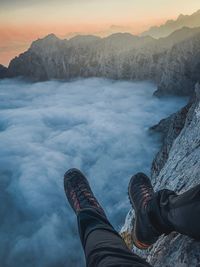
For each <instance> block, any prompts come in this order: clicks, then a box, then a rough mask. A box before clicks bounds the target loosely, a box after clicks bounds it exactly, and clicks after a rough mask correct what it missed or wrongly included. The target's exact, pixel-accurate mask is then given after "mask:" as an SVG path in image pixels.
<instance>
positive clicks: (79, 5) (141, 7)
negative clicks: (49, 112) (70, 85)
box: [0, 0, 200, 65]
mask: <svg viewBox="0 0 200 267" xmlns="http://www.w3.org/2000/svg"><path fill="white" fill-rule="evenodd" d="M199 8H200V0H0V64H4V65H8V64H9V61H10V59H12V58H13V57H14V56H16V55H18V54H19V53H21V52H23V51H25V50H26V49H27V48H28V47H29V46H30V44H31V42H32V41H33V40H35V39H37V38H41V37H43V36H45V35H47V34H49V33H55V34H56V35H57V36H58V37H61V38H69V37H70V36H73V35H75V34H96V35H100V36H105V35H108V34H111V33H113V32H131V33H134V34H139V33H141V32H142V31H144V30H146V29H148V28H149V27H150V26H152V25H160V24H161V23H163V22H165V21H166V20H167V19H175V18H176V17H177V16H178V15H179V14H180V13H182V14H191V13H193V12H195V11H197V10H198V9H199Z"/></svg>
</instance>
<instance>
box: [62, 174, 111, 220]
mask: <svg viewBox="0 0 200 267" xmlns="http://www.w3.org/2000/svg"><path fill="white" fill-rule="evenodd" d="M64 188H65V194H66V196H67V199H68V201H69V203H70V205H71V207H72V209H73V210H74V212H75V213H76V214H78V213H79V212H80V211H81V210H84V209H95V210H96V211H97V212H99V213H100V214H101V215H103V216H104V217H106V215H105V213H104V211H103V208H102V207H101V206H100V204H99V203H98V201H97V199H96V198H95V196H94V194H93V193H92V190H91V188H90V185H89V183H88V180H87V178H86V177H85V176H84V175H83V174H82V173H81V172H80V171H79V170H77V169H70V170H68V171H67V172H66V173H65V175H64Z"/></svg>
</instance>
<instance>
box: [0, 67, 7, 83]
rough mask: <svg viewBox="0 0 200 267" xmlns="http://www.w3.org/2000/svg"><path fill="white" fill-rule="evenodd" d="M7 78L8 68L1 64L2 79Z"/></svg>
mask: <svg viewBox="0 0 200 267" xmlns="http://www.w3.org/2000/svg"><path fill="white" fill-rule="evenodd" d="M6 76H7V68H6V67H5V66H3V65H1V64H0V79H1V78H5V77H6Z"/></svg>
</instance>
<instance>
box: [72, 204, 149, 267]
mask: <svg viewBox="0 0 200 267" xmlns="http://www.w3.org/2000/svg"><path fill="white" fill-rule="evenodd" d="M77 218H78V227H79V234H80V239H81V242H82V246H83V249H84V252H85V258H86V264H87V267H111V266H112V267H122V266H123V267H125V266H126V267H134V266H137V267H149V266H150V265H149V264H148V263H146V262H145V261H144V260H143V259H141V258H140V257H138V256H137V255H135V254H134V253H132V252H131V251H130V250H129V249H128V247H127V246H126V244H125V242H124V240H123V239H122V238H121V236H120V235H119V234H118V233H117V232H116V231H115V230H114V228H113V227H112V225H111V224H110V223H109V221H108V220H107V218H105V217H104V216H102V215H101V214H99V213H98V212H96V211H95V210H92V209H90V210H89V209H88V210H83V211H81V212H80V213H79V214H78V216H77Z"/></svg>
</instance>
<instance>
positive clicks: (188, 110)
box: [122, 84, 200, 267]
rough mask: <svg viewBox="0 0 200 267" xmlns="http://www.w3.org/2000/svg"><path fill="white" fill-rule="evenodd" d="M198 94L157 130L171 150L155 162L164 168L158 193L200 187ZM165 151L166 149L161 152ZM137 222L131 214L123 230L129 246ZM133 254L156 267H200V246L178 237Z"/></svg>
mask: <svg viewBox="0 0 200 267" xmlns="http://www.w3.org/2000/svg"><path fill="white" fill-rule="evenodd" d="M195 93H196V95H195V97H194V98H193V99H192V100H191V102H190V103H189V104H188V105H187V106H186V107H185V108H183V109H182V110H181V111H179V112H177V113H176V114H174V115H172V116H170V117H169V118H168V119H165V120H163V121H162V122H161V123H159V124H158V125H157V126H156V127H155V128H157V130H159V131H163V142H164V143H165V145H167V146H168V148H167V149H168V155H167V157H158V156H157V157H156V159H155V160H154V164H156V166H159V168H160V170H159V172H158V171H157V170H156V171H153V177H152V182H153V184H154V188H155V190H160V189H163V188H168V189H172V190H175V191H176V192H177V193H180V192H184V191H186V190H188V189H189V188H191V187H193V186H195V185H197V184H199V183H200V85H199V84H196V87H195ZM183 110H184V111H183ZM168 127H169V128H168ZM177 127H178V130H177ZM170 135H172V138H171V136H170ZM162 149H163V147H162V148H161V151H162ZM161 154H162V153H161ZM133 220H134V212H133V211H131V212H130V213H129V214H128V215H127V218H126V222H125V225H124V227H123V229H122V232H123V234H122V236H124V237H126V238H127V237H129V238H128V241H129V246H130V240H131V231H132V221H133ZM133 251H134V252H135V253H137V254H138V255H140V256H141V257H143V258H145V259H146V260H147V261H148V262H149V263H150V264H152V266H154V267H160V266H162V267H171V266H173V265H175V266H177V267H199V264H200V242H197V241H195V240H193V239H191V238H189V237H186V236H183V235H180V234H178V233H171V234H170V235H168V236H165V237H164V236H161V237H160V238H159V240H158V241H157V242H156V243H155V244H154V246H153V247H152V248H151V249H149V250H148V251H146V252H143V251H140V250H138V249H136V248H135V247H133Z"/></svg>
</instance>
